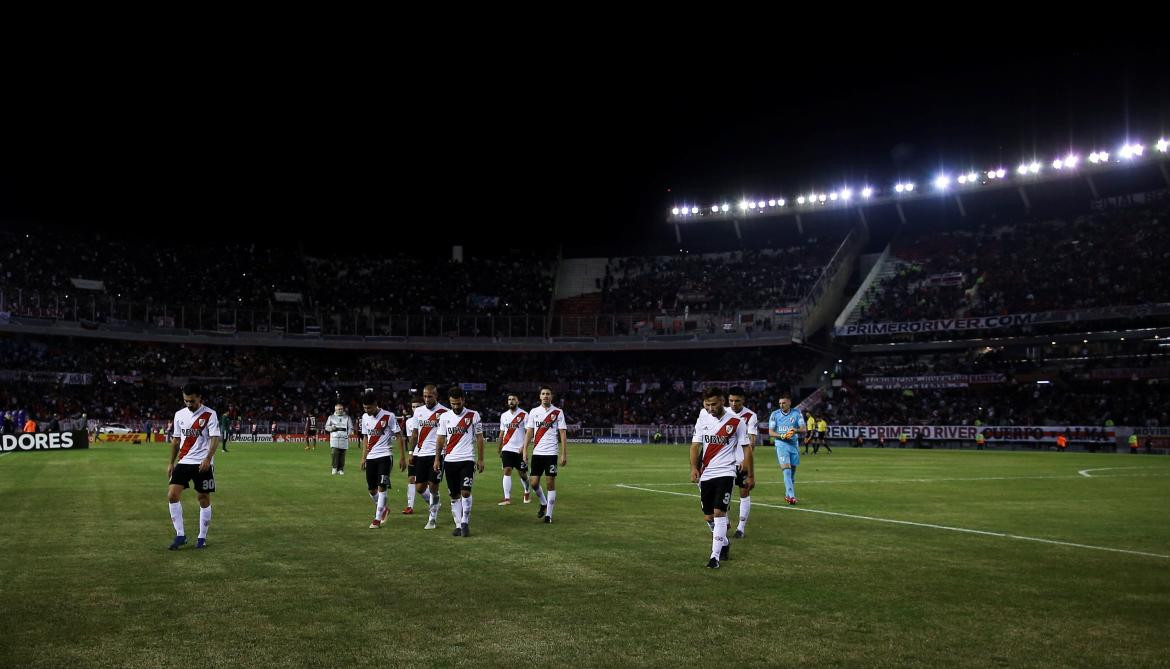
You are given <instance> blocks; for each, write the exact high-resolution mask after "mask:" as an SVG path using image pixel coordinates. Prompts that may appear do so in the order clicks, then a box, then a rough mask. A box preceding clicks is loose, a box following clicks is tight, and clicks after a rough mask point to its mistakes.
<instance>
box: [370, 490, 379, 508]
mask: <svg viewBox="0 0 1170 669" xmlns="http://www.w3.org/2000/svg"><path fill="white" fill-rule="evenodd" d="M370 501H371V502H373V503H374V506H378V491H376V490H375V491H374V492H372V493H370Z"/></svg>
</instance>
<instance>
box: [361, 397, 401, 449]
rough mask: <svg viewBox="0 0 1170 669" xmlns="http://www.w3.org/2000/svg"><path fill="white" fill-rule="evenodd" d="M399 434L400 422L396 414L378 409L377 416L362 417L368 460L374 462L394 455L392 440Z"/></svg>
mask: <svg viewBox="0 0 1170 669" xmlns="http://www.w3.org/2000/svg"><path fill="white" fill-rule="evenodd" d="M397 433H398V421H396V420H394V414H392V413H390V412H389V411H387V410H385V409H378V413H377V414H376V415H372V416H371V415H370V414H368V413H367V414H363V415H362V434H363V435H365V437H366V447H367V448H369V449H370V450H369V452H368V453H366V458H367V459H369V460H374V459H376V458H385V457H388V456H392V455H394V449H393V447H391V446H390V440H391V439H393V438H394V435H395V434H397Z"/></svg>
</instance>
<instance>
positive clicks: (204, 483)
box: [171, 464, 215, 492]
mask: <svg viewBox="0 0 1170 669" xmlns="http://www.w3.org/2000/svg"><path fill="white" fill-rule="evenodd" d="M192 481H194V482H195V492H215V465H212V466H211V467H209V468H208V469H207V471H205V472H201V471H199V465H181V464H180V465H175V471H174V473H172V474H171V485H181V486H183V487H184V488H189V487H191V486H190V484H191V482H192Z"/></svg>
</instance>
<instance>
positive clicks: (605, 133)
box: [0, 47, 1170, 248]
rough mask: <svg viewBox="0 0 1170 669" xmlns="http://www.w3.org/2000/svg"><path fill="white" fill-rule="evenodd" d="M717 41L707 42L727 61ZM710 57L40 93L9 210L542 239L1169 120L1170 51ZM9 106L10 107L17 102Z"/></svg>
mask: <svg viewBox="0 0 1170 669" xmlns="http://www.w3.org/2000/svg"><path fill="white" fill-rule="evenodd" d="M714 51H718V49H714V48H713V49H712V52H714ZM966 51H967V52H968V53H969V57H967V58H965V59H961V60H957V59H952V58H942V57H938V56H932V55H931V54H930V53H923V52H917V51H910V50H905V51H882V52H881V53H866V52H861V53H850V54H847V55H842V56H840V57H839V58H838V59H836V60H834V61H832V62H825V61H819V62H818V63H817V65H816V67H805V66H803V65H802V64H801V62H800V61H798V60H797V59H795V58H794V57H793V56H792V54H787V53H780V52H776V53H774V54H772V56H771V57H769V58H766V59H765V58H762V57H761V56H760V55H758V53H759V52H753V53H752V54H742V55H736V56H734V57H732V56H731V55H728V54H721V55H719V56H718V57H716V56H712V55H711V54H708V53H704V52H703V50H702V48H701V47H696V48H695V49H694V50H693V52H692V53H689V54H682V55H678V54H671V53H667V54H661V55H659V56H657V57H655V58H651V59H647V60H646V61H645V62H640V63H638V64H636V65H630V66H626V67H620V66H611V65H605V66H601V65H595V64H593V63H591V62H589V60H588V59H580V60H574V61H566V62H564V63H563V65H562V67H561V69H560V71H559V73H558V74H557V75H556V76H549V75H546V74H536V73H535V72H533V73H529V72H527V71H525V70H524V69H523V68H519V69H508V68H504V67H494V66H493V64H488V63H485V64H482V65H479V66H474V67H469V68H468V69H467V70H466V71H463V72H459V73H458V74H457V75H451V76H449V77H448V76H444V77H435V76H430V75H427V74H425V73H395V72H392V73H391V74H390V75H388V78H387V80H386V81H385V82H380V83H378V84H377V85H372V84H371V82H370V81H369V80H368V79H364V78H362V77H361V76H359V75H354V76H353V78H352V79H349V78H347V76H346V75H344V74H334V75H332V76H329V77H321V78H314V77H313V76H308V77H307V78H301V77H299V76H297V77H293V76H291V75H289V78H288V79H284V78H282V77H266V78H265V79H264V80H263V83H258V80H256V79H254V78H250V77H246V76H240V77H235V78H227V79H222V80H215V81H212V80H208V81H197V82H190V81H187V82H184V83H183V84H182V85H166V84H165V83H164V84H162V85H160V86H159V87H157V88H145V89H144V88H142V87H137V86H119V85H115V84H111V83H110V82H109V81H106V80H100V81H91V82H88V83H85V84H81V85H78V86H74V87H70V88H67V89H63V90H55V91H52V93H51V95H40V94H37V95H29V96H27V98H26V101H27V103H28V104H25V105H22V110H21V111H22V112H23V113H21V114H19V116H17V117H16V118H14V119H13V120H12V121H11V122H10V124H9V130H8V132H6V133H4V137H3V140H2V142H3V143H2V144H0V150H2V153H0V220H2V221H3V222H4V224H5V225H7V226H9V227H11V226H24V227H28V228H30V229H40V228H42V227H43V226H46V225H58V226H65V227H66V228H68V227H75V226H95V227H97V228H98V229H103V230H111V231H113V230H129V231H131V232H132V233H133V234H136V235H147V236H150V235H172V234H175V233H176V232H177V231H183V230H191V229H193V228H198V229H202V230H207V231H210V232H212V233H214V234H216V235H222V236H229V237H239V238H254V239H267V240H285V241H287V239H288V238H289V237H290V235H289V233H287V232H281V231H282V230H284V231H287V230H288V229H289V226H290V225H291V224H294V223H295V224H297V225H300V224H304V225H305V226H308V228H309V233H308V237H310V238H313V239H328V238H329V237H330V236H353V237H361V236H369V235H382V236H389V237H391V238H393V239H395V240H396V241H397V243H398V244H399V245H403V244H411V245H415V244H418V243H419V240H436V241H438V243H439V245H445V246H449V245H450V244H453V243H460V242H462V243H466V244H469V245H471V247H473V248H474V247H475V246H476V245H477V244H479V245H487V244H496V245H498V244H508V245H513V246H517V247H533V246H541V245H548V244H553V243H560V242H564V243H565V244H568V245H572V244H573V243H574V240H580V239H587V238H596V237H599V236H607V237H611V238H618V237H622V236H625V237H629V238H630V239H631V240H635V239H639V238H650V237H654V236H661V235H662V234H663V232H664V228H665V225H664V218H665V216H666V214H667V213H668V210H669V209H670V207H671V206H672V205H673V204H677V203H681V202H684V201H685V202H688V203H690V202H697V203H700V204H702V203H711V202H713V201H715V200H719V201H728V202H732V203H734V202H736V201H738V199H739V197H741V196H742V195H752V194H754V195H757V196H760V195H762V196H765V197H766V196H769V195H791V196H792V197H795V195H796V194H798V193H802V192H810V191H811V190H812V189H814V188H815V189H819V190H830V189H832V188H835V187H837V186H838V185H844V184H851V185H856V184H860V183H862V182H872V183H875V184H877V185H886V184H890V183H893V182H894V181H895V180H896V179H899V178H915V179H917V180H919V181H923V180H925V179H927V178H928V177H929V176H930V175H932V174H934V173H935V172H936V171H938V170H939V169H940V168H944V169H952V170H955V169H965V168H967V167H975V168H979V167H988V166H991V165H992V164H998V163H1002V164H1003V165H1005V166H1007V167H1008V168H1009V169H1010V168H1011V167H1012V166H1014V165H1015V164H1016V163H1017V162H1018V161H1019V160H1020V159H1021V158H1024V157H1028V156H1031V155H1033V154H1035V155H1039V156H1040V157H1041V158H1043V157H1049V158H1051V157H1053V156H1055V155H1057V152H1058V151H1064V150H1067V149H1069V148H1077V149H1079V150H1082V151H1084V152H1085V153H1087V152H1088V151H1090V150H1093V149H1095V148H1106V149H1109V150H1112V151H1115V150H1116V148H1117V146H1118V145H1119V144H1120V143H1121V141H1123V140H1124V139H1125V138H1126V134H1127V132H1128V133H1129V134H1130V136H1132V137H1134V138H1140V139H1142V140H1144V141H1145V142H1146V144H1147V145H1150V144H1152V143H1153V141H1156V140H1157V138H1158V136H1160V135H1163V136H1164V135H1166V134H1167V133H1168V131H1170V66H1168V65H1167V63H1170V50H1167V49H1164V48H1136V47H1135V48H1128V49H1109V50H1074V49H1068V48H1047V49H1034V50H1032V53H1033V55H1028V56H1022V55H1019V54H1013V53H1012V52H1011V51H1010V50H1004V49H995V50H993V51H994V52H991V51H989V52H988V53H986V54H981V53H979V49H978V48H974V49H968V50H966ZM10 99H11V98H10ZM277 243H279V241H278V242H277Z"/></svg>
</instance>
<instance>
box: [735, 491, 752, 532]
mask: <svg viewBox="0 0 1170 669" xmlns="http://www.w3.org/2000/svg"><path fill="white" fill-rule="evenodd" d="M751 513H752V498H751V495H748V496H747V497H740V498H739V528H738V529H739V531H740V532H743V528H745V527H747V519H748V516H750V515H751Z"/></svg>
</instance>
